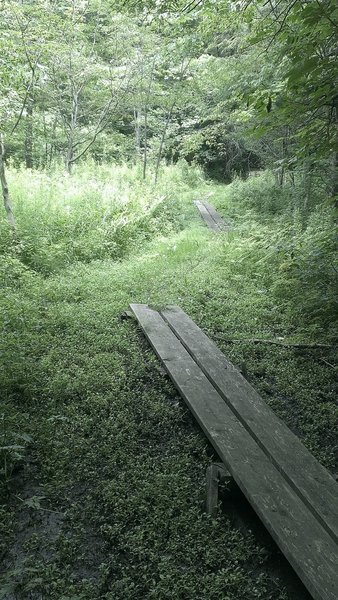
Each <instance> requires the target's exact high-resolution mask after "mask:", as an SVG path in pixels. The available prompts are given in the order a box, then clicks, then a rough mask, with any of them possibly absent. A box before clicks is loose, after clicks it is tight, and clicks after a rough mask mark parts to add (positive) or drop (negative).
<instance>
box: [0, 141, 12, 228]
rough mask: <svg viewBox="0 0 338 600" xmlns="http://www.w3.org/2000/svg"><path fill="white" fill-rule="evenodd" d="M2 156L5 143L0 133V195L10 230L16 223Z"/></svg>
mask: <svg viewBox="0 0 338 600" xmlns="http://www.w3.org/2000/svg"><path fill="white" fill-rule="evenodd" d="M4 156H5V145H4V141H3V137H2V135H1V137H0V181H1V188H2V195H3V199H4V205H5V210H6V213H7V219H8V223H9V225H10V227H11V228H12V230H13V231H16V223H15V219H14V214H13V209H12V205H11V201H10V197H9V190H8V184H7V179H6V172H5V163H4Z"/></svg>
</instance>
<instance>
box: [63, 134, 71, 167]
mask: <svg viewBox="0 0 338 600" xmlns="http://www.w3.org/2000/svg"><path fill="white" fill-rule="evenodd" d="M72 158H73V136H72V135H71V134H70V136H69V138H68V146H67V154H66V157H65V167H66V171H67V173H69V175H70V174H71V172H72V166H73V163H72Z"/></svg>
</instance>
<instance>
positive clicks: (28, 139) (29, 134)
mask: <svg viewBox="0 0 338 600" xmlns="http://www.w3.org/2000/svg"><path fill="white" fill-rule="evenodd" d="M26 111H27V116H26V127H25V162H26V168H27V169H33V166H34V165H33V98H32V97H30V98H28V101H27V106H26Z"/></svg>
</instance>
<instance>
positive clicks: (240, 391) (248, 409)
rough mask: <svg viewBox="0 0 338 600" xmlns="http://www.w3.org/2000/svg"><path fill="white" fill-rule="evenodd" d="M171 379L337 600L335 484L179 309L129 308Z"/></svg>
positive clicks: (320, 592)
mask: <svg viewBox="0 0 338 600" xmlns="http://www.w3.org/2000/svg"><path fill="white" fill-rule="evenodd" d="M130 307H131V310H132V312H133V314H134V315H135V317H136V319H137V320H138V322H139V324H140V325H141V327H142V329H143V331H144V333H145V335H146V337H147V338H148V340H149V342H150V344H151V345H152V347H153V349H154V350H155V352H156V354H157V355H158V357H159V358H160V359H161V361H162V362H163V364H164V366H165V368H166V370H167V372H168V374H169V376H170V377H171V379H172V381H173V383H174V384H175V386H176V388H177V389H178V390H179V392H180V393H181V395H182V397H183V398H184V400H185V402H186V404H187V405H188V407H189V408H190V410H191V412H192V413H193V415H194V416H195V418H196V420H197V421H198V423H199V424H200V426H201V428H202V429H203V431H204V433H205V435H206V436H207V438H208V439H209V441H210V442H211V444H212V445H213V447H214V448H215V450H216V452H217V454H218V455H219V457H220V458H221V460H222V462H223V464H224V465H225V467H226V468H227V469H228V471H229V472H230V473H231V475H232V476H233V478H234V480H235V481H236V483H237V485H238V486H239V487H240V489H241V490H242V492H243V493H244V495H245V496H246V498H247V499H248V500H249V502H250V503H251V505H252V506H253V508H254V509H255V511H256V513H257V514H258V516H259V517H260V519H261V520H262V522H263V523H264V525H265V527H266V528H267V529H268V531H269V532H270V534H271V535H272V537H273V538H274V540H275V541H276V543H277V544H278V545H279V547H280V549H281V550H282V552H283V553H284V555H285V556H286V558H287V559H288V560H289V562H290V564H291V565H292V566H293V568H294V569H295V571H296V572H297V573H298V575H299V577H300V578H301V580H302V581H303V583H304V584H305V586H306V587H307V589H308V590H309V592H310V593H311V595H312V596H313V598H314V599H315V600H337V599H338V543H337V539H338V537H337V536H338V484H337V483H336V482H335V480H334V479H333V477H331V475H330V474H329V472H328V471H327V470H326V469H325V468H324V467H323V466H322V465H320V464H319V463H318V461H317V460H316V459H315V458H314V457H313V456H312V454H311V453H310V452H309V451H308V450H307V449H306V448H305V446H304V445H303V444H302V443H301V441H300V440H299V439H298V438H297V437H296V436H295V435H294V434H293V433H292V432H291V431H290V430H289V429H288V428H287V427H286V425H285V424H284V423H283V422H282V421H281V420H280V419H278V417H277V416H276V415H275V414H274V413H273V411H272V410H271V409H270V408H269V407H268V406H267V405H266V404H265V402H264V401H263V399H262V398H261V397H260V396H259V395H258V394H257V392H256V391H255V390H254V388H253V387H252V386H251V385H250V384H249V383H248V382H247V381H246V380H245V379H244V377H242V375H241V374H240V373H239V371H238V370H237V369H236V368H235V367H234V366H233V365H232V364H231V363H230V362H229V361H228V360H227V359H226V358H225V356H224V355H223V354H222V353H221V351H220V350H219V349H218V348H217V346H216V345H215V344H214V343H213V342H212V341H211V340H210V339H209V338H208V337H207V336H206V335H205V334H204V333H203V332H202V331H201V329H200V328H199V327H198V326H197V325H196V324H195V323H194V322H193V321H192V320H191V319H190V318H189V317H188V316H187V315H186V314H185V313H184V312H183V311H182V310H181V309H180V308H178V307H170V308H166V309H165V310H163V311H162V312H158V311H156V310H153V309H151V308H149V307H148V306H147V305H144V304H131V305H130Z"/></svg>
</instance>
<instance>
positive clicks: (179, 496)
mask: <svg viewBox="0 0 338 600" xmlns="http://www.w3.org/2000/svg"><path fill="white" fill-rule="evenodd" d="M10 180H11V189H12V196H13V204H14V211H15V214H16V216H17V222H18V231H17V234H16V236H14V235H13V234H9V233H8V228H7V227H6V223H5V221H3V222H1V223H0V229H1V232H2V242H1V257H0V277H1V284H2V291H1V300H0V302H1V311H0V314H1V321H2V323H1V326H2V333H3V335H2V342H1V363H2V364H1V369H2V373H3V377H2V381H1V394H2V397H3V399H4V402H3V408H2V410H1V431H0V436H1V437H0V440H1V442H0V446H1V448H0V469H1V509H0V510H1V518H0V539H1V545H0V554H1V560H2V565H3V572H4V576H3V577H2V583H1V586H0V597H1V598H4V599H6V600H12V599H13V600H14V599H18V600H24V599H27V598H31V599H34V600H35V599H38V598H44V600H61V599H62V600H89V598H90V599H91V600H94V599H96V598H97V599H104V600H122V599H123V600H140V599H141V598H142V599H143V598H149V599H152V598H153V599H156V600H166V599H168V600H169V599H170V598H184V599H186V600H192V599H194V600H205V599H206V598H212V599H213V600H214V599H217V598H219V599H222V600H226V599H227V600H238V599H239V598H245V599H246V600H256V599H264V600H293V599H294V598H296V597H297V599H304V600H305V598H307V595H306V593H305V591H304V589H303V588H302V586H300V584H299V583H298V581H297V580H296V578H295V577H294V576H293V575H292V572H291V569H289V568H288V567H287V565H286V563H285V562H284V561H283V558H282V556H281V555H280V554H279V552H278V551H277V550H276V547H275V546H274V545H273V544H272V542H271V540H270V539H269V538H268V537H267V536H266V535H265V534H264V531H262V528H261V526H260V525H259V523H258V522H257V521H256V520H255V518H254V516H253V515H252V513H251V512H250V511H249V509H248V508H247V509H246V508H245V509H243V502H242V501H239V500H238V499H229V498H228V496H227V494H226V491H225V490H224V493H223V494H222V498H223V502H224V503H225V507H224V510H221V511H220V513H219V516H218V518H217V519H216V520H213V519H211V518H210V517H208V516H207V515H206V514H205V512H204V490H205V470H206V467H207V465H208V464H210V462H211V461H212V460H213V459H214V458H215V457H214V454H213V451H212V448H210V446H209V445H208V444H207V442H206V440H205V437H204V436H203V434H202V433H201V432H200V430H199V428H198V427H197V425H196V424H195V422H194V420H193V418H192V416H191V415H190V413H189V411H188V410H187V409H186V408H185V406H184V404H183V402H182V401H181V399H180V397H179V396H178V394H177V393H176V392H175V390H174V388H173V386H172V384H171V383H170V381H169V380H168V379H167V378H166V376H165V375H164V373H163V371H162V369H161V368H160V365H159V363H158V361H157V360H156V358H155V357H154V355H153V353H152V352H151V350H150V349H149V346H148V344H147V343H146V342H145V340H144V339H143V336H142V334H141V332H140V331H139V330H138V328H137V327H136V325H135V323H134V322H132V321H130V320H128V319H125V318H124V317H123V314H122V313H123V311H125V310H126V309H127V307H128V304H129V303H130V302H144V303H149V304H151V305H154V306H163V305H166V304H179V305H180V306H181V307H182V308H183V309H184V310H185V311H186V312H187V313H188V314H189V315H191V316H192V318H193V319H195V320H196V322H197V323H198V324H199V325H200V326H201V327H202V328H203V329H204V330H205V331H206V332H207V333H208V334H209V335H210V336H211V337H212V338H213V339H215V341H217V344H218V345H219V346H220V348H221V349H222V350H223V351H224V352H225V353H226V354H227V356H229V357H230V359H231V360H232V361H233V362H234V363H235V364H236V365H237V366H238V367H239V368H241V369H242V371H243V372H244V373H245V375H246V376H247V377H248V379H249V381H250V382H252V383H253V385H254V386H255V387H256V388H257V389H258V390H259V392H260V393H261V394H262V395H263V397H264V398H265V400H266V401H267V402H268V403H269V404H270V406H271V407H272V408H273V409H274V410H275V411H276V413H277V414H278V415H279V416H280V417H281V418H282V419H284V420H285V421H286V423H287V424H288V426H289V427H290V428H291V429H292V430H293V431H295V432H296V433H297V435H299V436H300V438H301V439H302V440H303V442H304V443H305V444H306V446H307V447H308V448H309V449H310V450H311V451H312V452H313V454H314V455H315V456H316V457H317V458H318V459H319V460H320V461H321V462H322V463H323V464H324V465H325V466H326V467H327V468H328V469H329V470H331V472H332V473H333V474H336V472H337V471H336V469H337V462H336V459H337V454H336V451H337V448H336V441H337V436H336V433H337V408H336V405H335V401H334V399H335V391H336V390H335V375H336V368H335V364H336V363H335V344H336V342H337V331H336V329H335V328H334V319H333V317H334V314H335V312H336V304H335V302H336V300H335V297H334V289H335V278H336V274H337V266H336V263H335V254H334V250H335V248H334V236H333V234H332V233H331V232H332V230H333V228H332V226H331V225H332V219H333V209H332V207H331V206H330V204H327V205H325V202H324V203H322V205H321V208H319V207H317V208H315V206H314V207H313V209H312V210H311V211H309V214H308V216H307V218H306V222H305V220H304V215H303V214H302V211H301V210H300V204H301V200H299V198H300V196H299V195H298V196H297V193H298V192H297V189H293V188H285V189H282V190H281V189H280V188H279V187H278V186H276V184H275V182H274V180H273V179H272V178H271V176H270V175H269V174H263V175H262V176H260V177H257V178H252V179H250V178H249V179H248V180H247V181H245V182H242V181H235V182H234V183H233V184H231V185H229V186H224V185H220V184H218V185H217V184H213V183H211V182H208V181H206V180H205V179H204V178H203V176H202V174H201V172H200V171H199V170H198V169H195V168H188V167H187V166H186V164H185V163H182V164H180V165H177V166H176V167H168V168H167V169H163V171H162V174H161V178H160V181H159V184H158V186H157V187H154V186H151V185H149V184H148V183H147V184H146V183H144V182H143V181H142V179H141V173H140V172H139V170H138V168H137V167H133V168H128V167H126V166H121V167H116V168H114V169H112V168H110V167H108V166H101V167H94V165H91V166H90V165H86V167H81V166H79V167H78V168H77V170H75V172H74V174H73V175H72V176H71V177H70V176H63V177H62V178H61V176H60V171H59V170H57V169H56V170H54V171H53V172H51V173H50V174H46V173H39V172H34V173H32V174H31V176H30V178H29V181H28V180H27V174H26V173H25V172H21V171H12V172H11V173H10ZM199 197H204V198H207V197H208V198H209V201H210V202H212V203H213V204H215V206H217V208H218V209H219V211H220V212H221V213H222V215H223V216H224V218H225V219H226V220H228V221H230V222H231V224H232V230H231V231H230V233H228V234H221V235H219V236H215V235H214V234H213V233H211V232H209V231H208V230H206V229H205V228H204V226H203V224H202V223H201V222H200V220H199V216H198V214H197V213H196V212H195V209H194V206H193V204H192V200H193V199H196V198H199ZM121 315H122V316H121ZM254 338H255V339H257V338H259V339H266V340H277V341H278V340H279V341H281V342H283V343H284V344H288V343H292V342H298V343H304V344H307V343H313V342H317V343H319V342H320V343H322V344H326V345H327V347H326V348H317V349H315V350H314V349H312V348H311V347H309V348H293V347H287V346H282V345H281V346H270V345H269V344H264V343H257V344H254V343H252V339H254ZM241 507H242V508H241Z"/></svg>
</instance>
